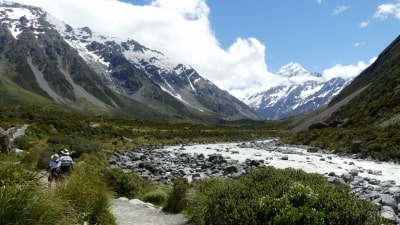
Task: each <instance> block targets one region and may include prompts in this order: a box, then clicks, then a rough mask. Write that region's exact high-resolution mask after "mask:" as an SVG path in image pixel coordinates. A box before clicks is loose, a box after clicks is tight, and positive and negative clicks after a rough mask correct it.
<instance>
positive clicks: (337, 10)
mask: <svg viewBox="0 0 400 225" xmlns="http://www.w3.org/2000/svg"><path fill="white" fill-rule="evenodd" d="M348 9H350V6H345V5H341V6H337V7H336V8H335V9H333V12H332V15H334V16H336V15H339V14H341V13H343V12H344V11H346V10H348Z"/></svg>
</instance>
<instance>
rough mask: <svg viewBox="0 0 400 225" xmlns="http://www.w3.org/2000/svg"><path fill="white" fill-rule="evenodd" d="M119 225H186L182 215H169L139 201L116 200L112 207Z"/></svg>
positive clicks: (111, 209)
mask: <svg viewBox="0 0 400 225" xmlns="http://www.w3.org/2000/svg"><path fill="white" fill-rule="evenodd" d="M110 211H111V213H112V214H113V215H114V216H115V218H116V221H117V224H118V225H186V224H189V223H188V219H186V218H185V216H183V215H182V214H167V213H165V212H163V211H161V210H160V209H157V208H155V207H154V206H153V205H152V204H150V203H145V202H142V201H140V200H138V199H132V200H129V199H127V198H123V197H122V198H118V199H114V200H113V201H112V203H111V207H110Z"/></svg>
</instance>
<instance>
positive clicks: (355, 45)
mask: <svg viewBox="0 0 400 225" xmlns="http://www.w3.org/2000/svg"><path fill="white" fill-rule="evenodd" d="M366 44H367V42H365V41H363V42H356V43H354V47H362V46H364V45H366Z"/></svg>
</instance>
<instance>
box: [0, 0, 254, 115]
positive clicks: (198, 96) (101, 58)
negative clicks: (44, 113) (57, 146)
mask: <svg viewBox="0 0 400 225" xmlns="http://www.w3.org/2000/svg"><path fill="white" fill-rule="evenodd" d="M1 7H2V9H3V10H2V11H1V14H0V18H1V24H2V31H3V32H2V42H3V43H5V42H7V41H8V43H7V45H10V44H11V45H12V46H14V47H13V49H12V51H14V50H16V49H21V50H20V55H19V56H18V59H17V58H12V57H11V55H15V53H13V52H12V51H11V48H9V49H7V47H5V48H3V49H2V50H3V51H2V52H3V53H5V55H4V57H3V59H4V60H6V61H8V63H11V64H15V63H17V61H23V62H24V63H23V66H22V67H23V68H22V69H21V70H18V68H17V73H20V72H21V71H22V70H25V71H26V72H27V73H26V74H31V78H30V82H29V84H26V82H25V85H24V81H23V80H24V79H25V77H26V76H27V75H26V74H25V75H24V78H22V76H21V75H17V76H15V77H14V79H13V81H14V82H16V83H17V84H22V87H23V88H25V89H28V90H30V91H33V92H38V93H40V94H41V95H42V96H45V97H49V98H51V99H53V100H54V101H57V102H59V103H61V104H64V105H67V106H75V108H81V109H82V108H88V106H87V104H86V106H85V104H82V102H87V103H89V105H92V106H89V108H90V107H95V108H97V109H98V108H104V110H105V111H110V110H111V111H121V110H122V111H124V114H128V115H129V114H132V112H135V108H137V106H138V105H141V106H140V107H138V108H142V109H143V110H144V111H154V112H153V113H155V114H157V112H159V113H160V115H164V116H165V115H167V117H168V115H169V117H171V116H172V118H176V119H178V120H180V119H183V120H195V121H196V120H197V121H199V120H200V121H208V120H211V121H217V120H219V119H228V120H235V119H243V118H251V119H259V117H258V115H257V114H256V113H255V112H254V111H252V110H251V109H250V108H249V107H248V106H247V105H245V104H244V103H242V102H240V101H239V100H238V99H236V98H235V97H233V96H231V95H230V94H229V93H228V92H226V91H223V90H221V89H219V88H218V87H216V86H215V85H214V84H212V83H211V82H210V81H208V80H206V79H204V78H202V77H201V76H200V75H199V74H198V73H197V72H196V71H195V70H194V69H193V68H191V67H190V66H185V65H181V64H175V65H174V66H171V65H172V63H170V62H169V61H168V58H166V57H165V56H164V55H163V54H162V53H160V52H158V51H154V50H150V49H148V48H146V47H144V46H142V45H140V44H139V43H137V42H135V41H133V40H126V41H119V42H118V40H117V39H116V38H110V37H106V36H102V35H97V36H95V35H96V33H95V32H93V31H91V30H90V28H88V27H83V28H77V29H75V28H72V27H71V26H69V25H67V24H65V23H63V22H61V21H59V20H57V19H56V18H55V17H54V16H52V15H50V14H48V13H46V12H45V11H43V10H42V9H40V8H37V7H32V6H25V5H22V4H18V3H12V2H2V6H1ZM7 35H8V36H7ZM60 35H61V36H60ZM93 37H95V38H96V39H95V40H92V39H91V38H93ZM11 45H10V46H11ZM3 46H6V44H4V45H3ZM69 48H71V49H69ZM40 49H43V50H40ZM72 49H74V50H73V51H76V52H75V53H73V52H72V51H71V50H72ZM42 52H43V53H42ZM144 52H146V54H143V53H144ZM149 52H150V53H151V54H148V53H149ZM75 54H79V57H80V58H81V59H78V56H77V55H75ZM138 55H142V56H143V57H141V58H140V57H137V56H138ZM155 56H157V57H155ZM10 59H11V60H10ZM82 59H84V62H83V61H81V60H82ZM166 65H167V66H166ZM161 66H163V67H161ZM168 66H169V68H168V69H166V67H168ZM17 67H18V65H17ZM20 67H21V66H20ZM50 73H51V75H50ZM18 77H19V78H18ZM111 90H112V91H111ZM113 91H114V92H115V93H113ZM129 99H130V100H129ZM131 101H132V102H131ZM128 108H129V109H128ZM146 108H147V109H146ZM132 109H133V111H132ZM93 111H95V110H93ZM144 111H143V113H144ZM143 113H140V112H139V114H142V115H144V114H146V113H144V114H143ZM133 114H135V116H137V115H136V113H133ZM156 117H159V116H156Z"/></svg>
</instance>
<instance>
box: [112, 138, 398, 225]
mask: <svg viewBox="0 0 400 225" xmlns="http://www.w3.org/2000/svg"><path fill="white" fill-rule="evenodd" d="M110 163H111V165H112V166H115V167H119V168H122V169H123V170H125V171H127V172H135V173H137V174H138V175H140V176H141V177H143V178H145V179H148V180H151V181H157V182H163V183H171V182H172V181H173V180H174V179H176V178H186V179H187V180H188V181H189V182H191V181H193V180H197V179H203V178H207V177H237V176H240V175H242V174H244V173H247V172H249V171H250V170H253V169H256V168H259V167H262V166H266V165H270V166H273V167H276V168H289V167H291V168H295V169H302V170H304V171H305V172H309V173H319V174H322V175H324V176H325V177H326V178H327V179H328V181H329V182H330V183H332V184H334V185H340V184H347V185H349V186H350V187H351V190H352V192H353V193H354V194H355V195H356V196H358V197H359V198H361V199H366V200H368V201H371V202H373V203H374V204H377V205H379V206H380V208H381V215H382V216H383V217H384V218H386V219H387V220H389V221H391V222H392V223H394V224H400V174H399V171H400V170H399V169H400V165H398V164H395V163H391V162H379V161H375V160H371V159H361V158H359V157H358V156H357V155H336V154H333V153H332V152H329V151H326V150H322V149H318V148H310V147H306V146H288V145H284V144H281V143H280V142H279V141H277V140H275V139H271V140H264V141H253V142H244V143H215V144H198V145H179V146H153V147H151V148H146V149H134V150H132V151H128V152H120V153H116V154H115V155H114V157H112V158H111V159H110Z"/></svg>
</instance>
